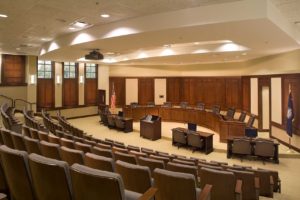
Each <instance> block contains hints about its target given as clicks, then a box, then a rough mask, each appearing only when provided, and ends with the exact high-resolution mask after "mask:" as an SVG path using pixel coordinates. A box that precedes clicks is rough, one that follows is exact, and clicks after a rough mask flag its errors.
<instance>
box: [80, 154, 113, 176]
mask: <svg viewBox="0 0 300 200" xmlns="http://www.w3.org/2000/svg"><path fill="white" fill-rule="evenodd" d="M84 164H85V165H86V166H89V167H92V168H95V169H99V170H103V171H108V172H114V171H115V164H114V160H113V159H112V158H107V157H103V156H98V155H96V154H92V153H86V154H85V157H84Z"/></svg>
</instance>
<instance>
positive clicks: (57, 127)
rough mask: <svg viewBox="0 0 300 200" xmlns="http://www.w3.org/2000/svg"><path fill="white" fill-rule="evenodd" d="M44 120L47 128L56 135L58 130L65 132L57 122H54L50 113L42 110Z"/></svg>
mask: <svg viewBox="0 0 300 200" xmlns="http://www.w3.org/2000/svg"><path fill="white" fill-rule="evenodd" d="M42 118H43V123H44V125H45V127H46V128H47V129H48V130H49V131H50V132H51V133H55V131H56V130H61V131H62V130H63V127H62V126H61V125H60V124H59V123H58V122H57V121H55V120H53V119H52V118H51V117H50V115H49V114H48V113H46V112H45V111H44V110H42Z"/></svg>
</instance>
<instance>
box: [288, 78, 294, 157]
mask: <svg viewBox="0 0 300 200" xmlns="http://www.w3.org/2000/svg"><path fill="white" fill-rule="evenodd" d="M291 93H292V86H291V83H289V94H291ZM291 146H292V145H291V135H289V150H288V151H287V152H288V153H293V151H292V149H291Z"/></svg>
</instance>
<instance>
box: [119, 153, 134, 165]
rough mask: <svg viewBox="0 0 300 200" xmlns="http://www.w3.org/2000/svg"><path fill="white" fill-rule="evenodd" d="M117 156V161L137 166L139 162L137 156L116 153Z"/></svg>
mask: <svg viewBox="0 0 300 200" xmlns="http://www.w3.org/2000/svg"><path fill="white" fill-rule="evenodd" d="M114 156H115V161H117V160H121V161H124V162H127V163H131V164H135V165H136V164H137V160H136V156H135V155H131V154H127V153H122V152H118V151H117V152H115V153H114Z"/></svg>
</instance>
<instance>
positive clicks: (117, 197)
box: [71, 164, 125, 200]
mask: <svg viewBox="0 0 300 200" xmlns="http://www.w3.org/2000/svg"><path fill="white" fill-rule="evenodd" d="M71 177H72V186H73V191H74V199H76V200H87V199H88V200H99V199H109V200H125V192H124V186H123V181H122V178H121V176H120V175H119V174H116V173H112V172H106V171H101V170H97V169H93V168H90V167H87V166H83V165H79V164H74V165H72V167H71ZM99 186H101V187H99Z"/></svg>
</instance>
